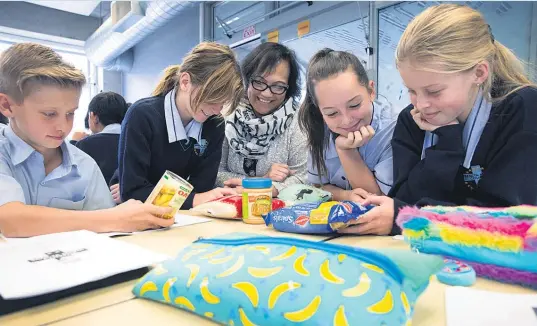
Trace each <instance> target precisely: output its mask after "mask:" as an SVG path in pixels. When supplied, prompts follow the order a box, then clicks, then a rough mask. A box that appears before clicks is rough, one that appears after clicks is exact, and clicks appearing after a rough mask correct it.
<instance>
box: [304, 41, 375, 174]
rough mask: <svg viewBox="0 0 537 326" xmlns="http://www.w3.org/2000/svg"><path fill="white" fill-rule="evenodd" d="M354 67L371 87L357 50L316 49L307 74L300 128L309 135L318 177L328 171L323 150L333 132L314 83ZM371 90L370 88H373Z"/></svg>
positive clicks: (359, 79) (309, 145)
mask: <svg viewBox="0 0 537 326" xmlns="http://www.w3.org/2000/svg"><path fill="white" fill-rule="evenodd" d="M349 69H350V70H352V71H353V72H354V73H355V74H356V77H357V78H358V82H359V83H360V85H363V86H364V87H366V88H367V89H369V88H370V87H369V77H368V76H367V71H366V70H365V68H364V66H363V65H362V63H361V62H360V59H358V58H357V57H356V56H355V55H354V54H352V53H350V52H346V51H334V50H332V49H329V48H324V49H322V50H320V51H319V52H317V53H316V54H315V55H314V56H313V57H312V58H311V60H310V62H309V65H308V72H307V76H306V98H305V99H304V102H302V106H301V107H300V110H299V113H298V123H299V126H300V129H302V131H303V132H304V133H306V135H307V138H308V149H309V151H310V154H311V157H312V161H313V162H312V163H313V167H314V168H315V169H316V170H317V172H318V173H319V180H321V177H322V176H324V175H328V171H327V169H326V165H325V163H324V153H325V151H326V148H327V147H328V142H329V141H330V133H327V132H325V123H324V120H323V115H322V114H321V110H320V109H319V106H318V104H317V98H316V95H315V88H314V87H315V83H318V82H319V81H321V80H325V79H327V78H329V77H332V76H335V75H338V74H340V73H342V72H345V71H347V70H349ZM370 91H371V90H370Z"/></svg>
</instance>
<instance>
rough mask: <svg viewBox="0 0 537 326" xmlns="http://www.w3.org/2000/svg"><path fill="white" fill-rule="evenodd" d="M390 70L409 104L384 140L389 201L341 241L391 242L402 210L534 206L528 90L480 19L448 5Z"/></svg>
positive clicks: (532, 107) (418, 25)
mask: <svg viewBox="0 0 537 326" xmlns="http://www.w3.org/2000/svg"><path fill="white" fill-rule="evenodd" d="M431 35H433V36H434V37H431ZM396 64H397V68H398V70H399V73H400V74H401V77H402V79H403V81H404V83H405V85H406V87H407V88H408V90H409V94H410V99H411V102H412V104H411V105H409V106H408V107H407V108H406V109H404V110H403V111H402V112H401V113H400V114H399V118H398V121H397V125H396V127H395V131H394V135H393V141H392V146H393V158H394V185H393V187H392V190H391V192H390V194H389V195H390V197H392V198H389V197H385V196H371V197H369V198H368V199H366V201H365V203H364V204H367V203H373V204H375V205H378V207H376V208H374V209H372V210H371V211H369V212H368V213H367V214H366V215H364V216H362V217H361V218H360V219H359V220H358V221H357V222H358V225H356V226H352V227H349V228H347V229H345V230H343V232H349V233H358V234H380V235H385V234H389V233H392V234H395V233H399V232H400V230H399V229H398V227H397V225H396V224H395V223H394V220H395V216H396V215H397V213H398V211H399V209H400V208H401V207H403V206H406V205H416V206H418V207H421V206H425V205H469V206H481V207H509V206H515V205H536V204H537V168H536V166H535V161H536V160H537V123H536V121H537V104H536V103H537V88H536V87H535V85H533V84H532V83H531V82H530V80H529V79H528V78H527V77H526V75H525V73H524V69H523V66H522V64H521V62H520V61H519V60H518V59H517V57H516V56H515V55H514V54H513V53H512V52H511V51H510V50H509V49H507V48H506V47H505V46H504V45H502V44H501V43H500V42H498V41H497V40H495V38H494V36H493V33H492V30H491V28H490V26H489V25H488V24H487V22H486V21H485V19H484V18H483V16H482V15H481V14H480V13H479V12H478V11H476V10H474V9H472V8H470V7H467V6H460V5H453V4H444V5H439V6H434V7H431V8H429V9H427V10H425V11H424V12H423V13H421V14H420V15H418V16H417V17H416V18H414V20H413V21H412V22H411V23H410V24H409V25H408V27H407V28H406V30H405V32H404V33H403V35H402V37H401V39H400V41H399V44H398V46H397V50H396Z"/></svg>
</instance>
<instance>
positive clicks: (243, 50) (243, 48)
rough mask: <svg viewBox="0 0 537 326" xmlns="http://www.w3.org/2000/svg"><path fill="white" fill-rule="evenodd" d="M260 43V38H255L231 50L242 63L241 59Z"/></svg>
mask: <svg viewBox="0 0 537 326" xmlns="http://www.w3.org/2000/svg"><path fill="white" fill-rule="evenodd" d="M260 44H261V40H260V39H257V40H255V41H251V42H248V43H245V44H242V45H240V46H237V47H235V48H233V51H234V52H235V54H236V55H237V59H238V60H239V62H240V63H241V64H242V60H244V58H245V57H246V56H247V55H248V53H250V52H251V51H252V50H253V49H255V48H256V47H257V46H258V45H260Z"/></svg>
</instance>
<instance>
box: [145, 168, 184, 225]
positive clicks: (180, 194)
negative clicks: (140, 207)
mask: <svg viewBox="0 0 537 326" xmlns="http://www.w3.org/2000/svg"><path fill="white" fill-rule="evenodd" d="M193 188H194V187H192V185H191V184H190V183H188V181H186V180H185V179H183V178H181V177H180V176H178V175H177V174H175V173H173V172H170V171H166V172H164V175H163V176H162V178H160V181H159V182H158V183H157V185H156V186H155V188H154V189H153V191H152V192H151V194H150V195H149V197H147V200H146V201H145V202H146V203H149V204H153V205H156V206H161V207H172V208H173V211H172V212H171V213H169V214H166V215H164V216H162V218H166V219H169V218H173V217H174V216H175V214H176V213H177V211H178V210H179V208H181V206H183V203H184V202H185V200H186V198H187V197H188V195H190V193H191V192H192V189H193Z"/></svg>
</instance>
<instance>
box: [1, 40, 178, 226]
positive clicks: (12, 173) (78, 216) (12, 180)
mask: <svg viewBox="0 0 537 326" xmlns="http://www.w3.org/2000/svg"><path fill="white" fill-rule="evenodd" d="M84 84H85V77H84V75H83V74H82V72H81V71H79V70H77V69H75V68H74V67H73V66H72V65H70V64H68V63H66V62H64V61H63V59H62V58H61V57H60V56H59V55H58V54H57V53H55V52H54V51H53V50H52V49H50V48H48V47H45V46H42V45H39V44H33V43H23V44H16V45H13V46H12V47H10V48H9V49H7V50H5V51H4V52H3V53H2V54H1V55H0V113H2V114H3V115H4V116H6V117H7V118H9V121H10V123H9V125H8V126H6V127H4V128H1V129H0V232H1V233H2V234H3V235H5V236H7V237H27V236H34V235H40V234H46V233H54V232H63V231H71V230H79V229H87V230H91V231H95V232H107V231H134V230H143V229H148V228H154V227H166V226H170V225H171V224H172V223H173V220H165V219H162V218H159V217H158V216H160V215H162V214H164V213H165V212H167V211H168V210H169V209H168V208H162V207H156V206H152V205H146V204H142V203H140V202H137V201H130V202H127V203H125V204H123V205H120V206H118V207H114V206H115V205H114V202H113V200H112V196H111V194H110V191H109V190H108V187H107V184H106V182H105V181H104V178H103V175H102V173H101V171H100V169H99V167H98V166H97V164H96V163H95V161H94V160H93V159H92V158H91V157H89V156H88V155H87V154H85V153H83V152H82V151H80V150H79V149H77V148H76V147H74V146H72V145H71V144H69V143H67V142H65V141H64V139H65V137H66V136H67V135H68V134H69V133H70V132H71V129H72V127H73V118H74V113H75V110H76V109H77V107H78V102H79V99H80V93H81V89H82V87H83V86H84Z"/></svg>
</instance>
